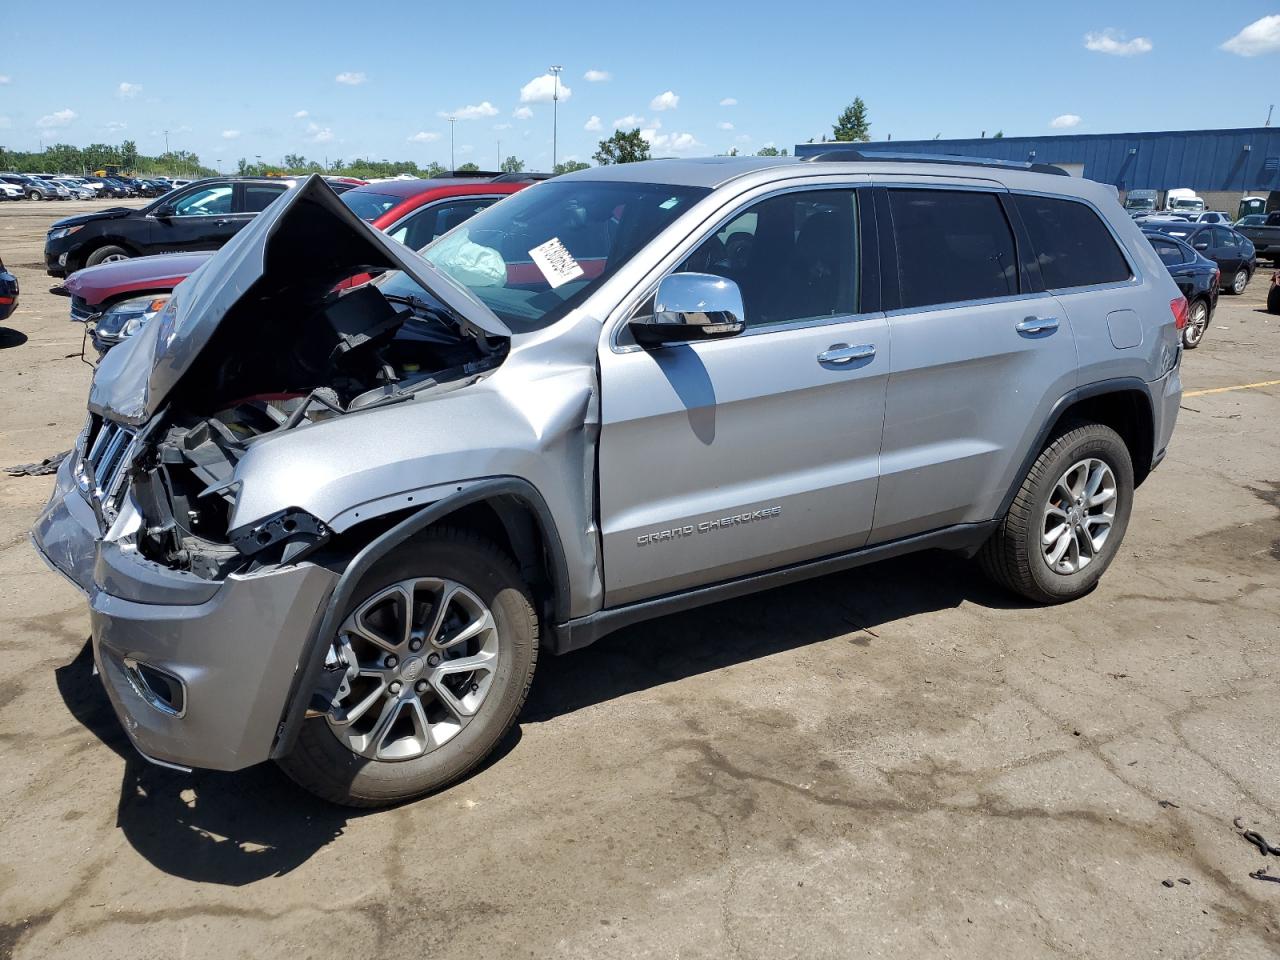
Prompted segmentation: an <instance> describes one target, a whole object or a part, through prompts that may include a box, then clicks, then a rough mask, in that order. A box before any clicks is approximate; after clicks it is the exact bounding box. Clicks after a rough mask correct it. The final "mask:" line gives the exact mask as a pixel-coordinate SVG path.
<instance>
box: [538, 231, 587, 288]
mask: <svg viewBox="0 0 1280 960" xmlns="http://www.w3.org/2000/svg"><path fill="white" fill-rule="evenodd" d="M529 256H530V257H532V258H533V262H534V263H536V264H537V265H538V269H539V270H541V271H542V275H543V276H544V277H546V278H547V283H549V284H551V289H552V290H554V289H555V288H556V287H558V286H561V285H562V284H566V283H568V282H569V281H570V280H577V279H578V278H579V277H580V276H582V275H583V273H585V272H586V271H584V270H583V269H582V264H580V263H578V261H577V260H575V259H573V254H571V253H570V252H569V251H568V250H566V249H565V246H564V244H563V243H561V242H560V238H559V237H552V238H551V239H550V240H548V241H547V242H546V243H540V244H538V246H536V247H534V248H533V249H532V250H530V251H529Z"/></svg>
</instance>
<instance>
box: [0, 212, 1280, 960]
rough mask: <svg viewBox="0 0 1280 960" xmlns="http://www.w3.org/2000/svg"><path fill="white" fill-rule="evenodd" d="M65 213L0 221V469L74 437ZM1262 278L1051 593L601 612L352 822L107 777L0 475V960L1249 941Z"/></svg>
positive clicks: (1274, 448) (254, 789)
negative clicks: (511, 699)
mask: <svg viewBox="0 0 1280 960" xmlns="http://www.w3.org/2000/svg"><path fill="white" fill-rule="evenodd" d="M135 203H138V204H139V205H140V204H141V201H135ZM98 206H101V205H100V204H99V205H98ZM94 207H95V205H94V204H93V203H91V202H84V203H78V202H74V203H73V202H63V203H56V204H55V203H38V202H26V201H24V202H15V203H6V204H0V257H2V258H3V260H4V263H5V265H6V266H7V267H8V268H9V269H10V270H11V271H12V272H13V273H14V274H16V275H17V276H18V278H19V280H20V282H21V285H22V295H21V305H20V307H19V309H18V311H17V313H16V314H15V315H14V317H13V318H11V319H10V320H9V321H7V322H6V325H5V326H6V327H7V329H0V397H2V398H3V402H4V408H3V413H2V414H0V423H3V429H2V430H0V466H3V465H9V464H19V463H27V462H32V461H38V460H40V459H41V458H43V457H46V456H49V455H51V454H54V453H56V452H58V451H61V450H64V449H66V448H67V447H68V446H69V445H70V444H71V442H72V440H73V439H74V437H75V435H76V433H77V432H78V430H79V429H80V427H81V424H82V422H83V419H84V398H85V393H86V390H87V387H88V384H89V379H90V375H91V367H90V366H88V365H87V364H85V363H83V362H82V360H81V330H80V328H79V327H78V326H77V325H73V324H72V323H70V322H69V321H68V319H67V301H66V300H65V299H63V298H60V297H57V296H54V295H52V294H50V293H48V292H47V291H48V288H49V286H51V285H52V284H53V283H54V282H55V281H53V280H52V278H49V277H47V276H46V275H45V273H44V267H43V261H42V252H41V245H42V242H43V237H44V234H45V231H46V229H47V228H48V225H49V223H50V222H51V221H52V220H53V219H55V218H57V217H62V216H66V215H68V214H69V213H73V212H78V211H80V210H86V209H93V208H94ZM1270 272H1271V271H1270V269H1266V270H1263V271H1260V272H1259V275H1258V276H1257V277H1255V279H1254V281H1253V282H1252V284H1251V285H1250V286H1249V288H1248V290H1247V291H1246V293H1245V295H1244V296H1242V297H1231V296H1223V297H1222V298H1221V300H1220V301H1219V307H1218V311H1217V313H1216V315H1215V317H1214V319H1213V322H1212V324H1211V326H1210V329H1209V331H1208V334H1207V335H1206V336H1205V339H1204V342H1203V345H1202V346H1201V347H1200V348H1199V349H1198V350H1196V351H1194V352H1190V353H1188V354H1187V355H1186V356H1185V358H1184V361H1183V385H1184V389H1185V390H1186V391H1187V392H1186V394H1185V397H1184V401H1183V409H1182V412H1181V415H1180V419H1179V425H1178V429H1177V431H1176V432H1175V435H1174V443H1173V446H1172V449H1171V451H1170V454H1169V456H1168V458H1167V460H1166V461H1165V463H1164V464H1163V465H1162V466H1161V467H1160V469H1158V470H1157V471H1156V472H1155V473H1154V474H1153V475H1152V476H1151V478H1150V479H1149V480H1148V481H1147V482H1146V483H1145V484H1144V485H1143V487H1142V488H1141V489H1140V490H1139V492H1138V496H1137V503H1136V505H1135V507H1134V512H1133V519H1132V521H1131V522H1130V526H1129V530H1128V533H1127V536H1126V539H1125V542H1124V545H1123V548H1122V549H1121V552H1120V555H1119V557H1118V559H1117V561H1116V562H1115V564H1114V566H1113V567H1112V569H1111V570H1110V572H1109V573H1108V575H1107V576H1106V577H1105V578H1104V579H1103V581H1102V583H1101V586H1100V587H1099V589H1097V590H1096V591H1095V592H1094V593H1092V594H1091V595H1089V596H1087V597H1086V598H1084V599H1083V600H1080V601H1077V602H1075V603H1072V604H1070V605H1067V606H1062V607H1055V608H1036V607H1031V606H1027V605H1024V604H1022V603H1020V602H1018V601H1016V600H1013V599H1011V598H1010V597H1009V596H1007V595H1005V594H1003V593H1001V592H1000V591H998V590H996V589H995V588H993V587H991V586H990V585H989V584H988V583H987V581H985V580H984V579H983V578H982V576H981V574H980V573H979V572H978V571H977V569H976V567H973V566H971V565H969V564H968V563H966V562H964V561H961V560H958V559H955V558H953V557H950V556H947V555H942V554H937V555H935V554H928V555H923V556H918V557H913V558H906V559H903V560H897V561H890V562H887V563H883V564H880V565H877V566H871V567H864V568H860V569H856V570H853V571H851V572H848V573H845V574H840V575H836V576H831V577H827V578H823V579H819V580H814V581H810V582H808V583H803V584H799V585H795V586H791V587H787V588H784V589H780V590H775V591H772V592H769V593H764V594H760V595H756V596H752V597H748V598H745V599H740V600H736V601H732V602H729V603H724V604H720V605H717V606H712V607H707V608H704V609H701V610H698V611H695V612H692V613H687V614H682V615H678V616H672V617H667V618H665V619H662V620H657V621H654V622H651V623H647V624H642V625H639V626H636V627H631V628H628V629H626V630H624V631H622V632H619V633H617V634H614V635H611V636H609V637H608V638H606V639H605V640H603V641H601V642H600V643H598V644H597V645H595V646H593V647H591V648H589V649H587V650H585V651H582V652H579V653H576V654H571V655H569V656H566V657H562V658H551V657H546V658H544V659H543V661H542V662H541V664H540V666H539V673H538V676H537V678H536V679H535V681H534V686H533V691H532V694H531V696H530V699H529V702H528V704H527V705H526V707H525V709H524V712H523V714H522V716H521V719H520V722H519V724H518V726H517V728H516V730H515V731H514V732H513V734H512V735H510V736H509V737H508V738H507V741H506V742H505V743H504V745H503V747H502V748H501V749H500V750H499V752H498V753H499V756H498V759H497V761H496V762H493V763H490V764H488V765H487V766H485V767H484V768H482V769H481V770H480V771H479V772H478V773H476V774H475V775H473V776H472V777H470V778H469V779H467V780H465V781H463V782H462V783H460V784H458V785H456V786H454V787H453V788H451V789H449V790H446V791H444V792H443V793H440V794H438V795H436V796H433V797H430V798H428V799H425V800H422V801H419V802H417V803H412V804H409V805H406V806H402V807H399V808H396V809H392V810H388V811H382V812H371V813H361V812H357V811H351V810H344V809H340V808H336V807H330V806H327V805H325V804H323V803H321V802H319V801H317V800H314V799H312V798H311V797H310V796H308V795H306V794H304V793H302V792H301V791H300V790H298V789H297V788H296V787H294V786H293V785H292V784H291V783H290V782H289V781H287V780H286V779H285V777H284V776H283V775H282V774H281V773H279V772H278V771H277V770H276V769H275V768H274V767H270V766H263V767H258V768H254V769H252V770H250V771H247V772H245V773H241V774H238V775H229V774H215V773H201V772H197V773H194V774H190V775H187V774H182V773H178V772H175V771H170V770H166V769H162V768H159V767H155V766H151V765H148V764H147V763H145V762H144V761H142V760H141V759H140V758H139V757H138V756H137V755H136V754H135V753H134V752H133V751H132V749H131V748H130V746H129V743H128V741H127V739H126V737H125V735H124V733H123V732H122V730H121V729H120V727H119V725H118V724H117V722H116V720H115V717H114V715H113V714H112V712H111V710H110V707H109V705H108V703H107V700H106V697H105V695H104V694H103V693H102V691H101V690H100V687H99V685H98V681H97V679H96V678H95V677H94V676H92V673H91V670H92V661H91V657H90V655H89V648H88V636H89V633H88V631H89V626H88V617H87V615H86V612H85V609H84V603H83V600H82V598H81V597H80V596H79V595H78V594H77V593H76V592H75V591H74V590H73V589H72V587H70V586H69V585H68V584H67V583H65V582H64V581H63V580H62V579H60V578H59V577H57V576H56V575H54V574H53V573H51V572H49V571H48V570H47V569H46V567H45V566H44V564H43V563H42V562H41V560H40V559H39V557H38V556H37V554H36V552H35V551H34V550H33V549H32V547H31V545H30V543H29V542H28V539H27V530H28V529H29V527H30V526H31V523H32V521H33V520H34V518H35V516H36V514H37V512H38V510H39V508H40V507H41V505H42V504H43V503H44V502H45V500H46V498H47V496H48V494H49V491H50V489H51V487H52V482H53V481H52V478H51V477H10V476H7V475H3V474H0V579H2V580H3V582H4V583H5V585H6V587H7V589H6V590H5V591H4V593H3V594H2V595H0V655H2V656H3V658H4V662H5V669H3V671H0V757H2V758H3V764H4V772H5V775H4V777H3V778H0V960H9V958H11V957H12V958H36V957H39V958H41V960H52V958H63V957H68V958H70V957H76V958H79V957H86V956H92V957H94V958H96V960H109V958H116V957H121V958H126V957H127V958H140V957H159V956H165V957H183V958H188V957H189V958H202V957H209V958H230V957H240V956H250V955H253V956H262V955H278V956H292V957H312V956H315V957H319V956H325V957H334V956H344V955H346V954H348V953H351V954H354V955H358V956H367V955H377V956H379V957H387V958H395V957H402V956H403V957H410V956H413V957H422V956H429V957H433V958H448V957H486V958H496V957H547V956H568V957H583V958H587V957H590V958H598V957H664V958H669V957H684V958H687V957H709V958H710V957H742V958H755V957H761V958H770V960H777V958H785V957H801V956H803V957H806V958H819V957H849V956H857V957H882V956H883V957H898V956H918V955H922V954H928V955H932V956H943V957H991V956H1000V957H1014V956H1017V957H1022V956H1070V957H1099V958H1115V957H1137V956H1151V957H1155V956H1159V957H1163V958H1180V957H1186V958H1190V957H1259V958H1261V957H1272V956H1275V955H1276V954H1277V953H1280V884H1277V883H1270V882H1266V881H1264V880H1259V879H1256V878H1251V877H1250V876H1249V874H1250V872H1252V871H1255V870H1257V869H1258V868H1259V867H1263V866H1266V865H1267V863H1268V860H1264V859H1263V858H1262V857H1261V856H1260V855H1259V853H1258V851H1257V849H1256V848H1255V847H1252V846H1250V845H1249V844H1248V843H1246V842H1245V841H1244V840H1243V839H1242V837H1241V835H1240V834H1241V831H1242V830H1249V829H1252V830H1256V831H1258V832H1259V833H1261V834H1263V835H1264V836H1266V837H1267V838H1268V839H1269V840H1270V841H1271V842H1273V843H1280V798H1278V796H1277V783H1280V751H1278V750H1277V733H1276V730H1277V723H1276V703H1277V693H1276V682H1277V679H1278V678H1280V446H1278V445H1277V443H1276V436H1277V423H1278V422H1280V317H1277V316H1270V315H1268V314H1266V313H1265V312H1264V310H1263V307H1262V305H1263V302H1264V300H1265V296H1266V281H1267V278H1268V277H1269V275H1270ZM90 352H92V351H90ZM1270 862H1271V863H1272V864H1274V863H1275V862H1276V861H1275V860H1274V859H1273V858H1272V859H1270ZM1271 872H1272V873H1273V874H1276V873H1280V870H1277V869H1276V868H1275V867H1274V866H1273V867H1272V870H1271Z"/></svg>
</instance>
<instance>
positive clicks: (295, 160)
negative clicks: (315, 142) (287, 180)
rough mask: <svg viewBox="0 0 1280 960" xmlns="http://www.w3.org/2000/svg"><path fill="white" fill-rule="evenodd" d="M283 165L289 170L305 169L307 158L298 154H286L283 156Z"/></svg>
mask: <svg viewBox="0 0 1280 960" xmlns="http://www.w3.org/2000/svg"><path fill="white" fill-rule="evenodd" d="M284 165H285V166H286V167H287V168H288V169H290V170H297V169H300V168H305V167H307V166H308V165H309V164H308V162H307V158H306V157H304V156H303V155H302V154H300V153H286V154H285V155H284Z"/></svg>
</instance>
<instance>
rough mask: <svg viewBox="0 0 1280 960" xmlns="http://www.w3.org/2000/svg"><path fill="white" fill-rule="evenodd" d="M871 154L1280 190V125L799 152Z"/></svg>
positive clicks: (1161, 186)
mask: <svg viewBox="0 0 1280 960" xmlns="http://www.w3.org/2000/svg"><path fill="white" fill-rule="evenodd" d="M849 148H852V149H856V150H861V151H864V152H867V153H871V152H875V151H892V152H900V153H924V154H944V155H951V156H968V157H987V158H990V159H994V160H1017V161H1034V162H1036V163H1054V164H1061V165H1065V166H1066V167H1067V168H1068V170H1069V171H1070V172H1072V173H1081V169H1080V168H1081V167H1083V171H1082V175H1083V176H1086V177H1088V178H1089V179H1090V180H1097V181H1099V182H1101V183H1110V184H1113V185H1114V186H1115V187H1116V188H1117V189H1118V190H1121V191H1125V190H1134V189H1150V190H1170V189H1172V188H1174V187H1191V188H1192V189H1194V190H1197V191H1202V192H1203V191H1237V190H1238V191H1249V192H1265V191H1270V190H1280V127H1252V128H1244V129H1234V130H1166V131H1161V132H1158V133H1081V134H1069V135H1066V136H1056V137H999V138H995V139H993V138H990V137H987V138H985V139H977V140H880V141H875V142H872V143H800V144H796V151H795V152H796V156H799V157H804V156H812V155H814V154H818V153H825V152H827V151H833V150H840V149H849Z"/></svg>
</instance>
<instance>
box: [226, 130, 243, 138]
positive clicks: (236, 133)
mask: <svg viewBox="0 0 1280 960" xmlns="http://www.w3.org/2000/svg"><path fill="white" fill-rule="evenodd" d="M222 139H223V140H239V139H240V131H239V130H223V131H222Z"/></svg>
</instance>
